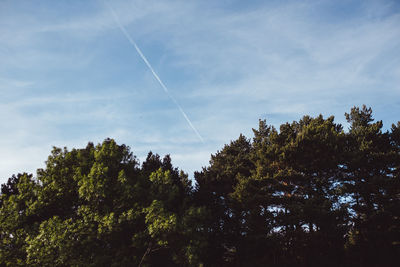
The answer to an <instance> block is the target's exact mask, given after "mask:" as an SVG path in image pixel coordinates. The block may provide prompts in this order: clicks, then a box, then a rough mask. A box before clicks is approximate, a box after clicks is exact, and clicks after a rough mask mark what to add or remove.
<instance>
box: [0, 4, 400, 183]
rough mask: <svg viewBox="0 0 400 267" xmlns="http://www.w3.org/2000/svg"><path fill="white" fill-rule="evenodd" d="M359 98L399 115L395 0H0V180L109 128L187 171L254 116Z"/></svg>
mask: <svg viewBox="0 0 400 267" xmlns="http://www.w3.org/2000/svg"><path fill="white" fill-rule="evenodd" d="M110 8H111V9H112V10H114V12H115V14H116V15H117V19H118V20H119V22H120V24H121V26H122V27H123V28H124V29H125V30H126V32H127V33H128V34H129V36H130V37H131V38H132V39H133V40H134V41H135V42H136V44H137V45H138V47H139V48H140V49H141V51H142V52H143V54H144V55H145V56H146V57H147V59H148V61H149V62H150V64H151V65H152V67H153V68H154V70H155V72H156V73H157V74H158V75H159V77H160V79H161V80H162V82H163V83H164V84H165V85H166V87H167V90H168V91H169V94H170V96H171V97H172V98H173V99H175V100H176V101H177V103H178V104H179V105H180V106H181V107H182V109H183V111H184V112H185V114H187V116H188V118H189V120H190V122H191V123H192V124H193V126H194V127H195V129H196V130H197V131H198V132H199V134H200V135H201V137H202V138H203V140H204V142H202V141H201V140H200V139H199V137H198V136H197V135H196V133H195V131H194V130H193V129H192V128H191V126H190V125H189V123H188V121H187V120H186V119H185V118H184V116H183V115H182V112H181V111H180V110H179V108H178V107H177V105H176V104H175V103H174V102H173V100H172V99H171V98H170V97H169V96H168V95H167V94H166V92H165V91H164V90H163V88H162V87H161V86H160V84H159V83H158V82H157V80H156V79H155V77H154V75H153V74H152V72H151V71H150V70H149V68H148V67H147V66H146V64H145V63H144V61H143V60H142V58H141V57H140V56H139V54H138V53H137V51H136V50H135V48H134V46H133V45H132V44H131V43H130V42H129V41H128V39H127V38H126V36H125V35H124V34H123V32H122V31H121V28H120V27H119V26H118V23H117V22H116V20H115V18H114V17H113V16H112V12H111V11H110ZM362 104H366V105H368V106H371V107H372V108H373V110H374V114H375V117H376V118H377V119H382V120H383V122H384V125H385V127H386V128H388V127H390V125H391V123H394V122H397V121H398V120H399V116H398V114H399V111H400V4H399V2H398V1H395V0H393V1H385V0H380V1H368V0H367V1H350V0H349V1H229V0H224V1H183V0H182V1H153V0H143V1H141V0H131V1H106V2H104V1H101V0H98V1H78V0H76V1H71V0H70V1H11V0H10V1H9V0H2V1H0V147H1V149H0V182H5V181H6V179H7V178H8V177H9V176H11V174H16V173H18V172H24V171H27V172H33V173H35V171H36V169H37V168H40V167H43V166H44V161H45V160H46V159H47V156H48V155H49V153H50V150H51V148H52V146H58V147H64V146H67V147H68V148H73V147H75V148H79V147H84V146H85V145H86V144H87V142H89V141H92V142H95V143H98V142H101V141H102V140H104V139H105V138H107V137H111V138H114V139H116V140H117V142H118V143H124V144H127V145H129V146H130V147H131V149H132V151H133V153H134V154H135V155H137V156H139V158H141V159H143V158H144V157H145V155H146V154H147V152H148V151H149V150H152V151H153V152H156V153H159V154H161V155H164V154H167V153H169V154H171V157H172V160H173V163H174V164H175V165H176V166H178V167H180V168H182V169H183V170H184V171H186V172H188V173H189V174H191V173H192V172H193V171H194V170H200V169H201V167H202V166H205V165H207V164H208V161H209V159H210V155H211V153H215V152H216V151H217V150H218V149H221V148H222V147H223V145H224V144H226V143H229V141H230V140H233V139H236V138H237V137H238V136H239V134H240V133H244V134H245V135H246V136H248V137H251V129H252V128H256V127H257V126H258V119H260V118H261V119H267V122H268V123H270V124H273V125H279V124H281V123H284V122H286V121H292V120H298V119H299V118H300V117H301V116H302V115H304V114H310V115H318V114H320V113H322V114H323V115H325V116H328V115H335V117H336V121H337V122H341V123H345V122H344V116H343V114H344V112H348V111H349V110H350V108H351V107H352V106H354V105H362ZM345 126H346V125H345Z"/></svg>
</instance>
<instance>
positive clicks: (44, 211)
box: [0, 106, 400, 266]
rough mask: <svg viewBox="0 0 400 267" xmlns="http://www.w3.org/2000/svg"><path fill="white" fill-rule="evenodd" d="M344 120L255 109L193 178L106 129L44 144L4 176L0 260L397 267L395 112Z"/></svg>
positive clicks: (355, 112)
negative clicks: (255, 115)
mask: <svg viewBox="0 0 400 267" xmlns="http://www.w3.org/2000/svg"><path fill="white" fill-rule="evenodd" d="M345 117H346V119H347V121H348V122H349V124H350V128H349V130H345V129H344V127H343V125H340V124H337V123H335V121H334V117H333V116H331V117H328V118H324V117H323V116H322V115H320V116H317V117H310V116H304V117H303V118H301V119H300V120H299V121H294V122H292V123H285V124H282V125H281V126H280V127H279V130H278V129H276V128H275V127H273V126H271V125H267V123H266V121H264V120H260V121H259V126H258V128H257V129H253V132H254V136H253V137H252V139H249V138H247V137H245V136H244V135H240V136H239V137H238V139H236V140H233V141H231V142H230V143H229V144H227V145H225V146H224V147H223V148H222V149H221V150H220V151H217V152H216V153H215V154H213V155H211V159H210V164H209V165H208V166H206V167H204V168H203V169H202V170H201V171H198V172H195V174H194V181H191V180H190V179H189V178H188V175H187V174H186V173H184V172H183V171H180V170H179V169H178V168H176V167H174V166H173V165H172V163H171V158H170V156H169V155H167V156H165V157H163V158H161V157H160V156H159V155H157V154H153V153H152V152H149V154H148V156H147V158H146V159H145V160H144V161H143V162H142V163H140V162H139V160H138V159H137V157H136V156H134V155H133V154H132V152H131V151H130V148H129V147H128V146H126V145H118V144H117V143H116V142H115V141H114V140H113V139H106V140H104V142H103V143H101V144H98V145H94V144H92V143H89V144H88V145H87V146H86V147H85V148H81V149H72V150H68V149H66V148H64V149H61V148H54V149H53V150H52V152H51V154H50V156H49V157H48V159H47V161H46V167H45V168H43V169H38V171H37V174H36V176H34V175H32V174H27V173H20V174H17V175H13V176H12V177H11V178H9V179H8V181H7V183H5V184H3V185H1V195H0V266H397V264H398V255H400V122H398V123H397V124H393V125H392V127H391V128H390V129H389V130H387V131H384V130H383V124H382V121H376V122H375V120H374V119H373V117H372V110H371V109H370V108H367V107H366V106H363V107H361V108H358V107H354V108H353V109H351V111H350V113H346V114H345ZM192 183H193V184H192Z"/></svg>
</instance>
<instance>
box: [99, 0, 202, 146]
mask: <svg viewBox="0 0 400 267" xmlns="http://www.w3.org/2000/svg"><path fill="white" fill-rule="evenodd" d="M104 3H105V5H106V7H107V8H108V9H109V10H110V13H111V14H112V16H113V18H114V20H115V22H116V23H117V25H118V28H119V29H120V30H121V32H122V33H123V34H124V35H125V37H126V38H127V39H128V41H129V43H130V44H132V45H133V47H134V48H135V50H136V52H137V53H138V54H139V56H140V57H141V58H142V60H143V61H144V63H145V64H146V66H147V67H148V68H149V70H150V71H151V73H152V74H153V76H154V78H155V79H156V80H157V82H158V83H159V84H160V85H161V87H162V88H163V90H164V92H165V93H166V94H167V96H168V97H169V98H170V99H171V101H172V102H173V103H174V104H175V105H176V107H177V108H178V109H179V111H180V113H181V114H182V116H183V117H184V118H185V120H186V122H187V123H188V124H189V126H190V128H192V130H193V132H194V133H195V134H196V136H197V137H198V138H199V140H200V141H201V142H202V143H203V144H204V139H203V137H202V136H201V135H200V133H199V131H197V129H196V127H194V125H193V123H192V121H191V120H190V119H189V117H188V116H187V114H186V112H185V111H184V110H183V108H182V106H181V105H180V104H179V103H178V101H176V99H175V98H174V97H173V96H172V95H171V93H170V92H169V90H168V88H167V86H165V84H164V82H163V81H162V80H161V79H160V77H159V76H158V74H157V73H156V72H155V70H154V69H153V67H152V66H151V64H150V62H149V61H148V60H147V58H146V56H145V55H144V54H143V53H142V51H141V50H140V48H139V47H138V46H137V44H136V42H135V41H134V40H133V39H132V37H131V36H130V34H129V33H128V31H127V30H126V29H125V27H124V26H123V25H122V24H121V22H120V21H119V18H118V16H117V14H116V13H115V11H114V10H113V8H112V7H111V6H110V5H109V4H108V3H107V2H104Z"/></svg>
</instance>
